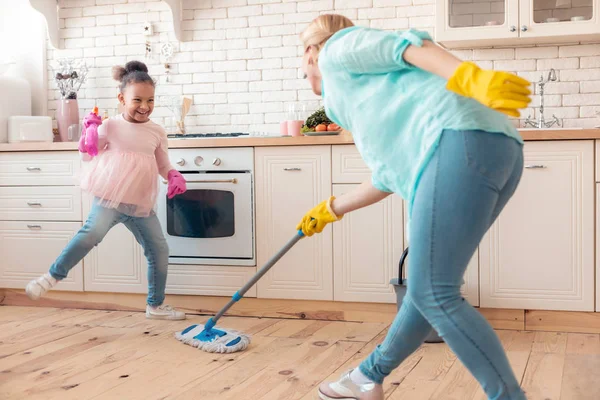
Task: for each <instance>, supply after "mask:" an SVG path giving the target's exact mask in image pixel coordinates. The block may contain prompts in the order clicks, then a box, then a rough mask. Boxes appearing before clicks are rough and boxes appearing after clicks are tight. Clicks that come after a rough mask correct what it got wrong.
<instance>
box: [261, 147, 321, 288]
mask: <svg viewBox="0 0 600 400" xmlns="http://www.w3.org/2000/svg"><path fill="white" fill-rule="evenodd" d="M255 160H256V161H255V162H256V168H255V171H256V237H257V260H258V267H259V268H260V267H262V265H264V264H265V263H266V262H267V260H269V258H271V257H272V256H273V255H274V254H275V253H276V252H277V251H278V250H279V249H280V248H281V247H282V246H283V245H284V244H285V243H286V242H287V241H288V240H290V239H291V238H292V237H293V235H295V234H296V230H295V229H296V225H297V223H298V222H299V221H300V220H301V219H302V216H303V215H304V214H305V213H306V212H307V211H308V210H310V209H311V208H312V207H314V206H315V205H317V204H318V203H319V202H321V201H323V200H325V199H327V198H328V197H329V196H330V195H331V147H329V146H307V147H304V146H298V147H274V148H257V149H256V153H255ZM331 232H332V231H331V226H328V227H326V228H325V230H324V231H323V232H322V233H320V234H316V235H314V236H313V237H310V238H305V239H303V240H301V241H300V242H299V243H298V244H296V246H294V248H292V249H291V250H290V251H289V253H288V254H286V255H285V256H284V257H283V258H282V259H281V260H280V261H279V262H278V263H277V265H275V266H274V267H273V268H272V269H271V270H270V271H269V272H268V273H267V274H266V275H265V276H264V277H263V278H262V279H261V280H260V281H259V282H258V297H263V298H286V299H314V300H332V299H333V283H332V276H333V266H332V264H333V260H332V234H331Z"/></svg>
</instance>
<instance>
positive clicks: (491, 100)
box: [446, 62, 531, 117]
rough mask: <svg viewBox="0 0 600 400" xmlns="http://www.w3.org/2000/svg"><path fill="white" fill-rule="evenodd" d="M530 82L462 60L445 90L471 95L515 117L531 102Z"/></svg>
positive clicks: (484, 103) (486, 104) (466, 95)
mask: <svg viewBox="0 0 600 400" xmlns="http://www.w3.org/2000/svg"><path fill="white" fill-rule="evenodd" d="M530 85H531V83H530V82H529V81H528V80H526V79H523V78H521V77H518V76H516V75H513V74H510V73H508V72H501V71H488V70H482V69H481V68H479V67H478V66H477V65H475V64H473V63H471V62H463V63H462V64H460V66H459V67H458V68H457V69H456V71H454V75H452V77H450V79H449V80H448V83H447V85H446V89H448V90H450V91H452V92H454V93H456V94H459V95H461V96H465V97H471V98H473V99H475V100H477V101H478V102H480V103H481V104H483V105H485V106H488V107H490V108H492V109H494V110H496V111H498V112H501V113H504V114H506V115H510V116H511V117H519V116H520V115H521V114H520V113H519V111H518V110H519V109H520V108H526V107H527V105H528V104H529V103H530V102H531V98H530V97H529V96H530V95H531V90H529V89H528V88H527V87H528V86H530Z"/></svg>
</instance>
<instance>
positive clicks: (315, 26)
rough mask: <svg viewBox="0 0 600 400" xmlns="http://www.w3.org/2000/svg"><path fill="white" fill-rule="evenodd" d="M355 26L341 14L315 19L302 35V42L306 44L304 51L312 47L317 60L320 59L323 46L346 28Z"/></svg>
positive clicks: (326, 15)
mask: <svg viewBox="0 0 600 400" xmlns="http://www.w3.org/2000/svg"><path fill="white" fill-rule="evenodd" d="M351 26H354V23H353V22H352V21H351V20H350V19H348V18H346V17H344V16H343V15H339V14H324V15H321V16H319V17H317V18H315V19H314V20H313V21H312V22H311V23H310V24H309V25H308V27H307V28H306V29H305V30H304V32H302V33H301V34H300V40H302V43H303V44H304V50H305V51H306V49H307V48H308V47H310V46H312V47H313V48H314V50H315V52H316V53H315V54H314V56H315V58H318V57H319V52H320V51H321V49H322V48H323V45H324V44H325V42H327V40H329V38H330V37H332V36H333V34H334V33H336V32H338V31H341V30H342V29H344V28H348V27H351Z"/></svg>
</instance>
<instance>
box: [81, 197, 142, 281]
mask: <svg viewBox="0 0 600 400" xmlns="http://www.w3.org/2000/svg"><path fill="white" fill-rule="evenodd" d="M83 199H84V201H83V215H84V218H87V215H88V214H89V213H90V209H91V206H92V196H90V195H88V194H87V193H84V195H83ZM83 265H84V271H85V274H84V277H85V282H84V287H85V291H86V292H117V293H147V291H148V279H147V270H148V265H147V263H146V258H145V257H144V250H143V249H142V246H140V245H139V244H138V243H137V241H136V240H135V237H134V236H133V234H132V233H131V232H130V231H129V229H127V228H126V227H125V225H123V224H119V225H116V226H115V227H113V228H112V229H111V230H110V231H109V232H108V234H107V235H106V237H105V238H104V239H103V240H102V242H100V244H98V246H96V247H94V248H93V249H92V250H91V251H90V252H89V253H88V255H87V256H86V257H85V258H84V262H83Z"/></svg>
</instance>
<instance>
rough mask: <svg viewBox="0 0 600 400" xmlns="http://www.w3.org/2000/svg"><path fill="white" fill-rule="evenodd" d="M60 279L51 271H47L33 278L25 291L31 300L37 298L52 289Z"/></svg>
mask: <svg viewBox="0 0 600 400" xmlns="http://www.w3.org/2000/svg"><path fill="white" fill-rule="evenodd" d="M57 283H58V280H56V279H54V278H53V277H52V276H51V275H50V274H49V273H45V274H44V275H42V276H40V277H39V278H37V279H34V280H32V281H31V282H29V283H28V284H27V286H25V293H27V297H29V298H30V299H31V300H37V299H39V298H40V297H42V296H43V295H44V294H45V293H46V292H47V291H48V290H50V289H52V288H53V287H54V286H56V284H57Z"/></svg>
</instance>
